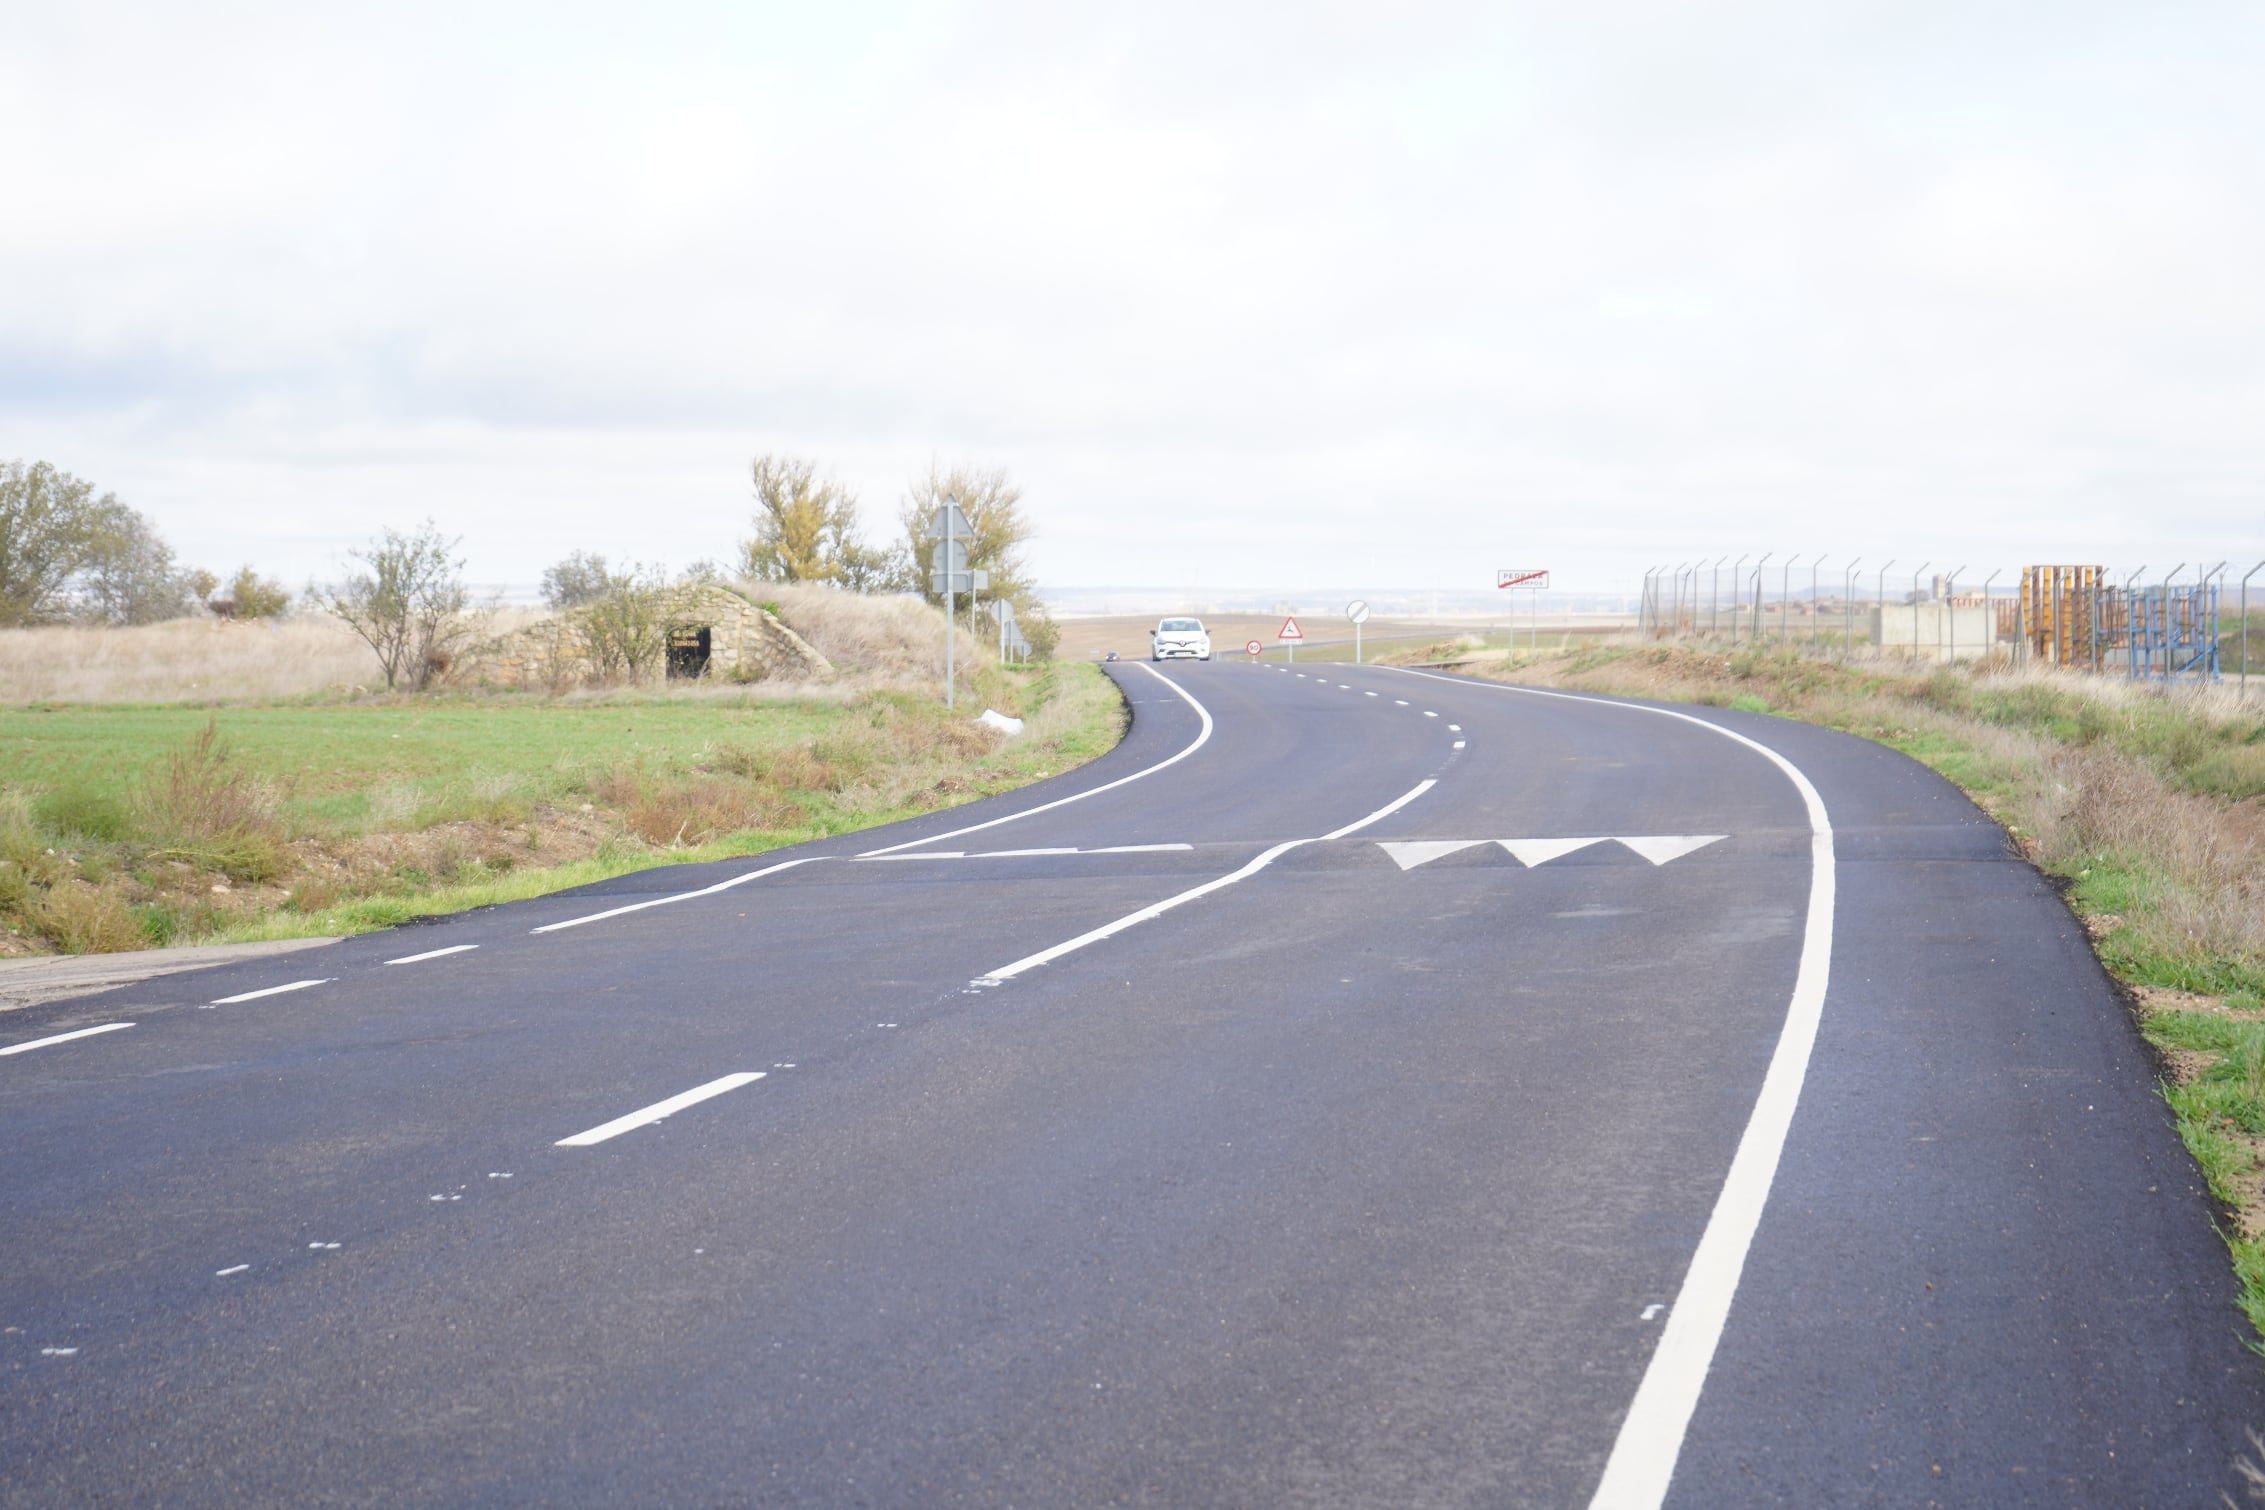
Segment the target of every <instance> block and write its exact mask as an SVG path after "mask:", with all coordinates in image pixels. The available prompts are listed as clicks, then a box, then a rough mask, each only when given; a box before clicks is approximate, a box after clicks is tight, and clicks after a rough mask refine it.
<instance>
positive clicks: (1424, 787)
mask: <svg viewBox="0 0 2265 1510" xmlns="http://www.w3.org/2000/svg"><path fill="white" fill-rule="evenodd" d="M1434 785H1436V783H1435V782H1434V781H1433V780H1432V779H1431V778H1429V777H1426V778H1425V779H1424V780H1422V781H1419V782H1417V783H1416V784H1415V786H1414V787H1413V788H1412V789H1410V790H1408V791H1406V792H1403V793H1402V794H1401V795H1399V796H1398V797H1395V798H1394V799H1393V800H1392V801H1390V802H1387V803H1386V804H1385V805H1384V806H1382V807H1380V808H1378V809H1377V810H1376V811H1375V812H1373V813H1370V814H1369V815H1368V816H1367V817H1366V818H1363V819H1360V820H1359V821H1358V822H1355V823H1348V824H1346V825H1345V826H1344V827H1343V828H1340V829H1336V830H1333V831H1331V832H1329V833H1326V834H1323V835H1322V836H1321V837H1320V838H1318V839H1289V840H1285V841H1284V842H1282V843H1280V844H1277V845H1275V846H1274V847H1273V848H1272V849H1269V850H1266V851H1264V852H1263V853H1261V854H1260V855H1259V856H1258V857H1257V858H1255V859H1253V860H1252V861H1251V862H1250V863H1249V864H1247V865H1244V866H1243V867H1242V868H1241V869H1239V870H1233V871H1229V872H1228V873H1227V874H1226V875H1223V876H1217V877H1214V878H1213V879H1211V880H1209V881H1206V882H1204V883H1203V884H1202V885H1201V886H1191V887H1189V888H1188V889H1187V890H1186V891H1183V892H1179V893H1176V894H1175V895H1172V896H1168V897H1166V898H1165V899H1164V900H1163V901H1161V902H1153V903H1151V904H1149V905H1148V906H1146V907H1143V908H1141V909H1140V910H1139V911H1138V912H1128V913H1126V914H1125V915H1124V916H1123V917H1121V918H1118V919H1117V920H1116V921H1114V922H1110V923H1103V924H1102V925H1101V926H1100V927H1098V928H1095V929H1091V930H1089V931H1088V932H1085V933H1081V934H1079V935H1078V936H1077V937H1076V938H1073V939H1065V940H1063V941H1062V942H1061V943H1059V944H1056V945H1054V946H1053V947H1052V948H1051V949H1041V950H1039V951H1038V952H1037V953H1036V954H1026V955H1024V956H1023V957H1022V958H1021V959H1018V960H1016V961H1015V962H1014V963H1013V964H1011V965H1002V966H1000V967H999V968H998V969H996V970H986V971H984V972H983V974H982V975H981V976H980V977H978V978H979V979H981V980H985V981H990V982H993V983H996V982H999V981H1008V980H1013V979H1014V978H1015V977H1016V976H1018V975H1020V974H1022V973H1023V972H1024V971H1026V970H1035V969H1037V968H1038V967H1039V966H1040V965H1045V964H1051V963H1052V962H1053V961H1055V960H1058V959H1060V958H1061V957H1062V956H1063V955H1065V954H1074V953H1075V952H1077V951H1078V950H1080V949H1083V948H1084V947H1086V946H1087V945H1088V944H1098V943H1100V942H1101V941H1102V940H1103V939H1106V938H1113V937H1115V936H1116V935H1117V934H1120V933H1122V932H1124V931H1125V930H1126V929H1127V928H1130V927H1133V926H1134V925H1135V924H1138V923H1145V922H1147V921H1149V920H1150V919H1151V918H1159V917H1162V916H1163V915H1164V914H1165V913H1167V912H1170V911H1171V910H1172V909H1173V908H1175V907H1179V906H1182V905H1184V904H1186V903H1188V902H1192V901H1194V900H1195V899H1196V898H1198V897H1206V896H1209V895H1211V893H1213V892H1215V891H1219V890H1221V889H1223V888H1225V887H1228V886H1232V885H1234V884H1235V883H1236V882H1237V881H1245V880H1248V879H1249V878H1250V877H1252V876H1255V875H1257V874H1258V873H1259V872H1260V871H1262V870H1264V869H1266V867H1267V866H1269V865H1272V864H1273V863H1274V862H1275V861H1276V860H1277V859H1279V858H1280V857H1281V856H1283V855H1285V854H1288V853H1289V852H1290V851H1291V850H1293V849H1296V848H1298V847H1299V846H1300V845H1305V844H1321V843H1325V842H1327V841H1328V840H1331V839H1342V838H1343V837H1345V835H1347V834H1350V833H1354V832H1357V831H1358V830H1360V829H1364V828H1366V827H1368V826H1369V825H1370V824H1371V823H1378V822H1381V821H1382V820H1384V819H1386V818H1389V817H1391V816H1392V815H1393V814H1394V813H1396V812H1398V811H1400V809H1402V808H1404V807H1406V806H1407V805H1408V804H1409V803H1411V802H1413V801H1415V800H1416V799H1417V798H1418V797H1421V796H1422V795H1423V794H1424V793H1426V792H1428V791H1430V790H1431V789H1432V787H1433V786H1434Z"/></svg>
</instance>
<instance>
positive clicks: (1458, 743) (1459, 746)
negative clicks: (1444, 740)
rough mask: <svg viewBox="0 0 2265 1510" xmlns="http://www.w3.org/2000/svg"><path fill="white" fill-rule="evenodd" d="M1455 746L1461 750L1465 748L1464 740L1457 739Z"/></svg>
mask: <svg viewBox="0 0 2265 1510" xmlns="http://www.w3.org/2000/svg"><path fill="white" fill-rule="evenodd" d="M1455 748H1456V749H1458V750H1460V749H1461V748H1463V741H1462V740H1460V739H1458V740H1456V741H1455Z"/></svg>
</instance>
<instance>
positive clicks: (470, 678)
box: [448, 584, 834, 692]
mask: <svg viewBox="0 0 2265 1510" xmlns="http://www.w3.org/2000/svg"><path fill="white" fill-rule="evenodd" d="M662 617H663V620H664V622H665V624H666V625H667V627H668V628H670V629H672V630H673V629H686V630H701V629H705V630H707V631H708V666H707V671H706V679H707V680H710V681H739V682H751V681H760V680H763V679H765V678H768V677H780V678H783V679H786V680H790V681H806V680H809V679H810V678H812V677H819V676H828V675H831V674H832V672H833V669H834V667H833V663H832V662H831V661H829V660H827V659H826V658H825V657H824V656H822V655H820V654H819V653H818V652H817V651H815V650H813V649H811V648H810V646H809V644H808V643H807V642H806V641H804V640H803V638H802V636H800V635H798V634H796V633H795V632H794V631H793V630H791V629H789V628H787V627H786V625H784V624H782V623H780V622H779V620H778V618H777V616H776V615H774V614H772V613H771V612H770V611H769V610H768V609H765V608H764V607H762V606H761V605H760V604H758V603H756V602H755V601H754V600H753V599H751V598H748V597H747V596H746V595H744V594H742V593H740V592H738V591H736V590H734V589H732V588H729V587H720V586H716V585H713V584H705V585H701V586H697V587H685V588H677V589H675V590H673V591H672V592H670V594H669V595H668V599H667V602H666V611H665V613H664V614H663V616H662ZM666 662H667V657H666V655H665V653H664V654H662V655H658V656H656V657H655V660H654V664H653V666H652V668H651V669H650V671H649V672H648V673H647V679H648V680H654V681H657V680H659V679H660V677H661V676H662V674H663V668H664V666H665V665H666ZM448 679H449V681H451V682H452V683H455V684H457V685H459V686H463V685H473V686H484V687H523V688H528V689H531V690H534V691H544V692H566V691H570V690H572V689H573V688H575V687H581V686H588V685H591V684H592V683H594V682H595V681H597V680H598V677H597V674H596V670H595V667H594V666H593V664H592V662H591V659H590V646H589V640H588V636H587V633H586V631H585V620H584V615H583V614H582V613H580V612H579V611H577V612H569V613H564V614H560V615H559V616H558V617H556V618H552V619H544V620H542V621H541V622H540V623H536V624H530V625H528V626H527V627H526V628H525V629H521V630H516V631H514V632H513V633H511V634H507V635H502V636H500V637H498V638H496V639H492V640H488V641H486V642H484V643H482V644H479V645H475V646H473V647H472V648H471V649H470V650H467V651H466V652H465V653H464V654H463V655H461V656H459V657H458V658H457V661H456V664H455V665H454V666H452V667H451V668H450V669H449V676H448Z"/></svg>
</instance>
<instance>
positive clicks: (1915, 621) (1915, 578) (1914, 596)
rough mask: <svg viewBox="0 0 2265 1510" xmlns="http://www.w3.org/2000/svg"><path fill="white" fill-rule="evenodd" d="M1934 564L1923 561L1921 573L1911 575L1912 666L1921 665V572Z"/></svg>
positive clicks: (1920, 566)
mask: <svg viewBox="0 0 2265 1510" xmlns="http://www.w3.org/2000/svg"><path fill="white" fill-rule="evenodd" d="M1934 564H1935V563H1934V562H1932V561H1922V562H1920V563H1919V571H1915V572H1913V573H1912V574H1911V664H1912V665H1914V666H1916V665H1918V664H1919V572H1923V571H1925V570H1926V569H1927V568H1928V567H1930V566H1933V565H1934ZM1882 622H1885V621H1884V620H1883V621H1882Z"/></svg>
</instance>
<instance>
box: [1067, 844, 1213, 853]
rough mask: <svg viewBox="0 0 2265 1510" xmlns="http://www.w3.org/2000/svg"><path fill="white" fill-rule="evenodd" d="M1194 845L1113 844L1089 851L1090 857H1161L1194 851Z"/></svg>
mask: <svg viewBox="0 0 2265 1510" xmlns="http://www.w3.org/2000/svg"><path fill="white" fill-rule="evenodd" d="M1193 848H1195V846H1194V845H1192V844H1111V845H1108V846H1107V847H1105V848H1102V849H1089V850H1087V851H1086V853H1087V854H1089V855H1161V854H1169V853H1172V852H1175V851H1178V850H1183V849H1193Z"/></svg>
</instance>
